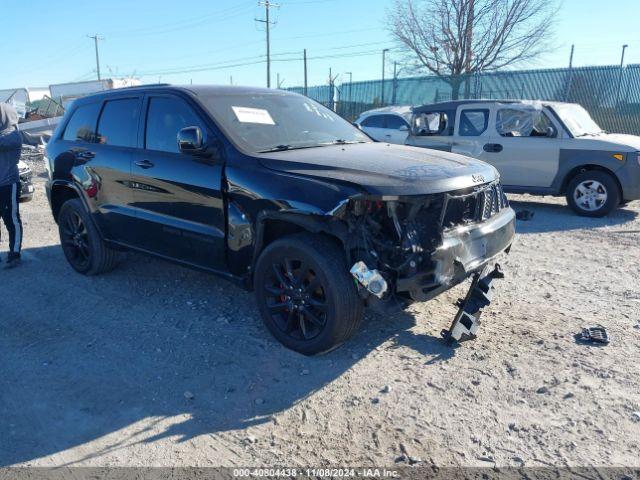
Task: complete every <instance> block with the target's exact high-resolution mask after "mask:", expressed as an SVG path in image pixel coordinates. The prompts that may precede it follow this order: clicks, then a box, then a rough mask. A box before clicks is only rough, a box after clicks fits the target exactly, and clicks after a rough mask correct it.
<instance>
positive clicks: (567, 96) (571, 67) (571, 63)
mask: <svg viewBox="0 0 640 480" xmlns="http://www.w3.org/2000/svg"><path fill="white" fill-rule="evenodd" d="M574 50H575V45H574V44H573V43H572V44H571V53H570V54H569V76H568V78H567V86H566V87H565V89H564V101H565V102H566V101H567V100H568V99H569V89H570V88H571V80H572V77H573V51H574Z"/></svg>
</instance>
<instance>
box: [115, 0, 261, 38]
mask: <svg viewBox="0 0 640 480" xmlns="http://www.w3.org/2000/svg"><path fill="white" fill-rule="evenodd" d="M250 5H253V2H243V3H241V4H239V5H235V6H233V7H230V8H225V9H222V10H218V11H216V12H211V13H209V14H206V15H198V16H197V17H189V18H186V19H183V20H177V21H174V22H171V23H165V24H161V25H156V26H151V27H143V28H139V29H135V30H127V31H120V32H113V33H111V34H109V36H110V37H132V36H141V35H142V36H147V35H161V34H165V33H170V32H176V31H180V30H185V29H190V28H195V27H198V26H201V25H205V24H206V25H211V24H212V23H219V22H222V21H226V20H229V19H231V18H235V17H238V16H241V15H245V14H246V13H247V12H249V11H250V10H251V9H252V8H253V7H251V6H250Z"/></svg>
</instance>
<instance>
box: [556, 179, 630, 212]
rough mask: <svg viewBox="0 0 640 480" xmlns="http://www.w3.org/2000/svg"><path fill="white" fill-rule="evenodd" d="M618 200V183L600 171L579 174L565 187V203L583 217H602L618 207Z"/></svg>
mask: <svg viewBox="0 0 640 480" xmlns="http://www.w3.org/2000/svg"><path fill="white" fill-rule="evenodd" d="M620 199H621V194H620V188H619V187H618V183H617V182H616V181H615V179H614V178H613V176H611V175H610V174H609V173H607V172H603V171H601V170H588V171H586V172H582V173H579V174H578V175H576V176H575V177H573V178H572V179H571V181H570V182H569V185H568V186H567V203H568V204H569V206H570V207H571V208H572V209H573V211H574V212H576V213H577V214H578V215H582V216H584V217H604V216H605V215H608V214H609V213H611V211H612V210H613V209H615V208H616V207H618V205H620Z"/></svg>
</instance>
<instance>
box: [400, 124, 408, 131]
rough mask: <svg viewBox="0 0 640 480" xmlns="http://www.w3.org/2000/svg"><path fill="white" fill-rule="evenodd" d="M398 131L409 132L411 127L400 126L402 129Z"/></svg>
mask: <svg viewBox="0 0 640 480" xmlns="http://www.w3.org/2000/svg"><path fill="white" fill-rule="evenodd" d="M398 130H399V131H401V132H408V131H409V127H408V126H407V125H400V128H398Z"/></svg>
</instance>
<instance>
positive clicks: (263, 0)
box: [256, 0, 280, 88]
mask: <svg viewBox="0 0 640 480" xmlns="http://www.w3.org/2000/svg"><path fill="white" fill-rule="evenodd" d="M258 5H260V6H263V5H264V12H265V19H264V20H258V19H257V18H256V22H260V23H264V25H265V30H266V32H267V88H271V39H270V37H269V34H270V32H269V30H270V27H271V25H272V23H271V21H270V20H269V10H270V9H271V8H272V7H273V8H279V7H280V5H279V4H277V3H272V2H271V1H270V0H261V1H260V2H259V3H258Z"/></svg>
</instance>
